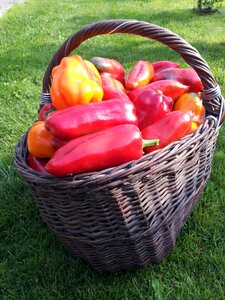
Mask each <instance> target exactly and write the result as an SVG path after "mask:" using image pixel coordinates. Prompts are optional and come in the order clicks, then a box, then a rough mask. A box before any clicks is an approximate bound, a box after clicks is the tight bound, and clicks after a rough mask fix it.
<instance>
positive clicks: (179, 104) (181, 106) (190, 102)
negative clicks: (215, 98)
mask: <svg viewBox="0 0 225 300" xmlns="http://www.w3.org/2000/svg"><path fill="white" fill-rule="evenodd" d="M173 109H174V110H182V111H185V112H188V111H191V112H192V115H193V117H192V121H193V122H196V123H197V124H198V125H200V124H201V123H202V122H203V119H204V115H205V108H204V106H203V103H202V99H200V98H199V96H198V95H197V94H195V93H185V94H183V95H182V96H180V97H179V98H178V99H177V100H176V102H175V104H174V108H173Z"/></svg>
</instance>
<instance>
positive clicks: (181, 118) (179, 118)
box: [142, 110, 192, 153]
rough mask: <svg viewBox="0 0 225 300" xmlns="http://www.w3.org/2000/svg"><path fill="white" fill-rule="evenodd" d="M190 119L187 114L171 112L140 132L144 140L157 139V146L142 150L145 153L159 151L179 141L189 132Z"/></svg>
mask: <svg viewBox="0 0 225 300" xmlns="http://www.w3.org/2000/svg"><path fill="white" fill-rule="evenodd" d="M191 127H192V119H191V116H190V114H189V113H186V112H183V111H179V110H177V111H172V112H170V113H168V114H167V115H165V116H164V117H163V118H162V119H160V120H159V121H158V122H155V123H153V124H152V125H150V126H148V127H146V128H145V129H143V130H142V137H143V138H144V139H159V145H158V146H152V147H146V148H144V152H145V153H149V152H152V151H155V150H158V149H161V148H163V147H165V146H167V145H169V144H170V143H172V142H175V141H178V140H180V139H181V138H182V137H184V136H185V135H187V134H189V133H190V132H191Z"/></svg>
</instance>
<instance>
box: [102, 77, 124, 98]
mask: <svg viewBox="0 0 225 300" xmlns="http://www.w3.org/2000/svg"><path fill="white" fill-rule="evenodd" d="M101 77H102V88H103V99H102V100H110V99H113V98H118V99H126V100H129V97H128V96H127V94H126V90H125V88H124V86H123V85H122V83H121V82H120V81H118V80H116V79H114V78H111V77H109V76H108V75H107V74H106V73H104V74H101Z"/></svg>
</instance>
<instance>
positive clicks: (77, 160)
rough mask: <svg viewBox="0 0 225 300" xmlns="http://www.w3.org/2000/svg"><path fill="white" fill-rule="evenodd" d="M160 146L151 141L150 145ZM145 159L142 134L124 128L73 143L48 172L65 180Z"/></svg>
mask: <svg viewBox="0 0 225 300" xmlns="http://www.w3.org/2000/svg"><path fill="white" fill-rule="evenodd" d="M120 137H122V138H120ZM157 143H158V141H157V140H154V141H148V145H155V144H157ZM145 146H146V145H145ZM142 155H143V150H142V137H141V133H140V130H139V129H138V127H137V126H135V125H132V124H124V125H118V126H114V127H112V128H108V129H105V130H102V131H100V132H97V133H91V134H89V135H87V136H82V137H79V138H77V139H74V140H71V141H70V142H68V143H67V144H66V145H64V146H62V147H61V148H60V149H59V150H58V151H57V152H56V153H55V154H54V156H53V157H52V158H51V159H50V160H49V162H48V163H47V165H46V166H45V168H46V170H47V172H49V173H51V174H53V175H55V176H60V177H61V176H67V175H70V174H79V173H85V172H92V171H98V170H102V169H105V168H110V167H114V166H118V165H121V164H123V163H126V162H129V161H132V160H136V159H138V158H140V157H142Z"/></svg>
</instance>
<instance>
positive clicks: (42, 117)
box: [38, 103, 55, 121]
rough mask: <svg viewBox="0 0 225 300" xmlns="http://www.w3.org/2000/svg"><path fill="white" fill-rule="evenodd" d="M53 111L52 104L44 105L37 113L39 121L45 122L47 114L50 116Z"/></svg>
mask: <svg viewBox="0 0 225 300" xmlns="http://www.w3.org/2000/svg"><path fill="white" fill-rule="evenodd" d="M54 110H55V109H54V106H53V104H52V103H46V104H45V105H44V106H43V107H42V108H41V110H40V111H39V114H38V119H39V121H45V120H46V118H47V116H48V114H50V113H51V112H53V111H54Z"/></svg>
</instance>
